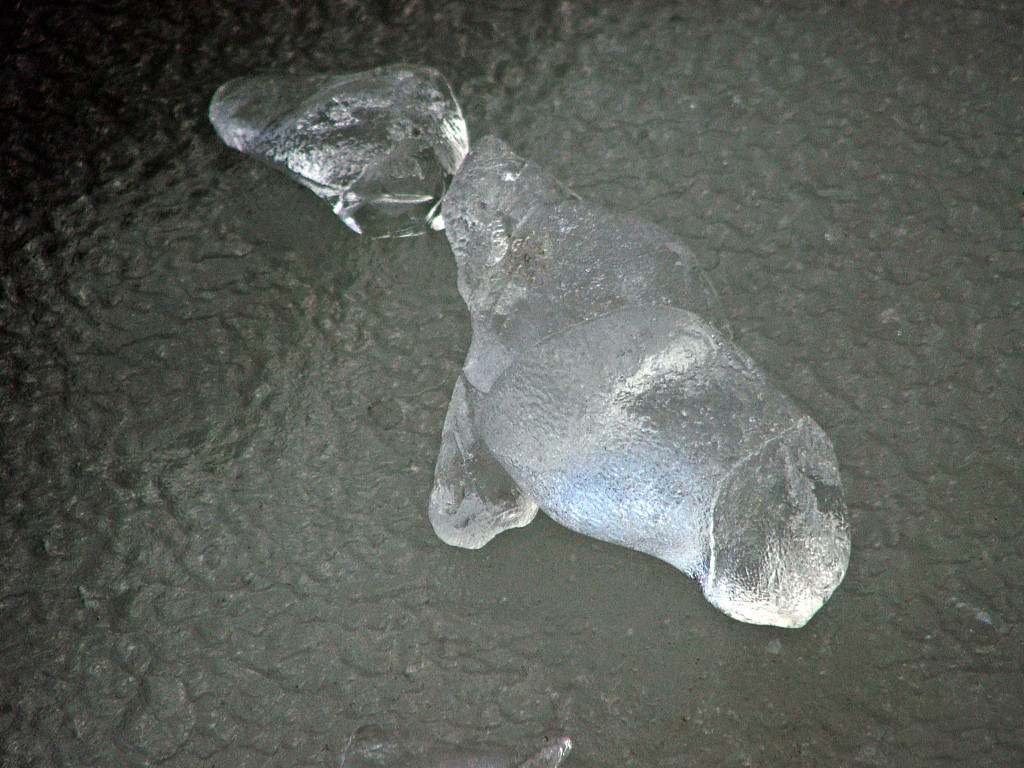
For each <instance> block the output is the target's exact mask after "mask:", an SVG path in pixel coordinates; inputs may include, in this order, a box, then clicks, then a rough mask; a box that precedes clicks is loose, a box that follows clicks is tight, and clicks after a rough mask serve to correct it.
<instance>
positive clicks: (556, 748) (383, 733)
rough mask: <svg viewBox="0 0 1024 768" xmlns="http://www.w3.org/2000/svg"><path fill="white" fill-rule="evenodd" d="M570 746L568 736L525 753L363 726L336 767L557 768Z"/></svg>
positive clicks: (557, 738) (357, 731) (355, 734)
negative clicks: (339, 764) (429, 738)
mask: <svg viewBox="0 0 1024 768" xmlns="http://www.w3.org/2000/svg"><path fill="white" fill-rule="evenodd" d="M571 749H572V740H571V739H570V738H569V737H568V736H554V737H550V738H548V739H546V740H545V742H544V744H543V745H541V747H540V748H539V749H537V750H536V751H535V752H533V753H532V754H529V755H523V754H515V753H513V752H509V751H507V750H505V749H503V748H499V747H488V746H480V747H474V746H463V745H459V744H450V743H447V742H437V741H430V740H427V739H423V738H420V737H417V736H414V735H411V734H403V735H399V734H396V733H393V732H391V731H388V730H385V729H384V728H381V727H380V726H377V725H364V726H361V727H360V728H359V729H357V730H356V732H355V733H353V734H352V736H351V737H349V740H348V744H346V746H345V751H344V754H343V755H342V759H341V767H340V768H558V766H559V765H560V764H561V763H562V761H563V760H564V759H565V756H566V755H568V754H569V751H570V750H571Z"/></svg>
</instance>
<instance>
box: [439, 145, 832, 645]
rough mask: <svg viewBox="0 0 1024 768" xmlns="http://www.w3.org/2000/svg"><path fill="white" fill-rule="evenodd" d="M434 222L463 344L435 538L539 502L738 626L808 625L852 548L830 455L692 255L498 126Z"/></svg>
mask: <svg viewBox="0 0 1024 768" xmlns="http://www.w3.org/2000/svg"><path fill="white" fill-rule="evenodd" d="M443 215H444V218H445V222H446V234H447V237H448V240H449V242H450V243H451V246H452V250H453V252H454V253H455V258H456V261H457V263H458V280H459V290H460V292H461V293H462V296H463V298H464V299H465V301H466V304H467V306H468V307H469V310H470V315H471V321H472V325H473V339H472V342H471V345H470V349H469V353H468V356H467V359H466V363H465V366H464V369H463V372H462V375H461V376H460V377H459V380H458V381H457V382H456V385H455V391H454V393H453V396H452V402H451V405H450V407H449V411H448V416H447V418H446V420H445V425H444V428H443V432H442V438H441V451H440V455H439V458H438V463H437V469H436V474H435V485H434V489H433V492H432V494H431V499H430V510H429V512H430V520H431V523H432V524H433V526H434V530H435V531H436V532H437V534H438V536H439V537H440V538H441V539H443V540H444V541H446V542H448V543H449V544H453V545H456V546H463V547H480V546H483V545H484V544H485V543H486V542H487V541H489V540H490V539H491V538H492V537H493V536H495V535H496V534H497V533H499V532H501V531H503V530H506V529H507V528H511V527H515V526H522V525H526V524H527V523H529V522H530V520H532V519H533V517H534V515H535V514H536V512H537V510H538V509H540V510H543V511H544V512H545V513H546V514H547V515H549V516H550V517H551V518H552V519H554V520H555V521H556V522H558V523H560V524H562V525H565V526H566V527H568V528H571V529H572V530H574V531H578V532H580V533H583V534H585V535H588V536H593V537H595V538H598V539H602V540H604V541H610V542H613V543H616V544H621V545H623V546H626V547H630V548H633V549H637V550H640V551H642V552H646V553H648V554H651V555H653V556H655V557H658V558H661V559H662V560H665V561H666V562H668V563H670V564H672V565H673V566H675V567H677V568H679V569H680V570H682V571H683V572H685V573H687V574H689V575H690V576H692V577H693V578H695V579H696V580H697V581H698V582H699V583H700V585H701V587H702V589H703V591H704V594H705V596H706V597H707V598H708V600H709V601H710V602H711V603H712V604H714V605H715V606H716V607H718V608H719V609H720V610H722V611H724V612H725V613H726V614H728V615H730V616H732V617H734V618H736V619H739V620H740V621H745V622H750V623H754V624H770V625H775V626H780V627H800V626H803V625H804V624H805V623H806V622H807V621H808V620H809V619H810V618H811V616H813V615H814V613H815V612H817V610H818V609H819V608H820V607H821V606H822V605H823V604H824V602H825V601H826V600H827V599H828V598H829V597H830V596H831V594H832V592H833V591H834V590H835V588H836V586H837V585H838V584H839V583H840V581H841V580H842V578H843V576H844V574H845V572H846V567H847V564H848V561H849V555H850V536H849V526H848V522H847V512H846V505H845V502H844V500H843V492H842V485H841V482H840V478H839V472H838V469H837V466H836V457H835V453H834V451H833V448H832V445H831V443H830V442H829V440H828V438H827V437H826V436H825V434H824V433H823V432H822V430H821V428H820V427H818V425H817V424H815V423H814V421H813V420H812V419H811V418H810V417H809V416H807V415H805V414H803V413H801V412H800V411H799V409H797V408H796V406H794V405H793V403H792V402H791V401H790V400H789V399H788V398H786V397H785V396H784V395H783V394H781V393H780V392H778V391H777V390H776V389H774V388H773V387H772V386H771V384H770V383H769V382H768V381H767V379H766V378H765V376H764V375H763V374H762V373H761V372H760V371H759V370H758V368H757V366H756V365H755V364H754V363H753V361H752V360H751V359H750V358H749V357H748V356H747V355H746V354H745V353H744V352H743V351H742V350H740V349H739V348H738V347H737V346H736V345H735V344H733V343H732V342H731V341H730V340H729V339H728V338H727V337H726V336H725V335H723V334H722V333H721V332H720V331H719V330H717V329H716V327H715V326H714V325H712V324H711V323H710V322H708V318H715V317H716V310H715V302H714V297H713V294H712V292H711V289H710V286H709V284H708V283H707V281H706V280H705V279H704V277H703V273H702V272H701V270H700V269H699V267H698V266H697V264H696V263H695V261H694V260H693V258H692V257H691V256H690V254H689V253H688V251H687V250H686V249H685V248H684V247H682V246H681V245H679V244H677V243H675V242H673V240H672V239H671V238H670V237H669V236H668V235H667V234H666V233H665V232H663V231H662V230H661V229H659V228H658V227H656V226H654V225H652V224H648V223H644V222H641V221H638V220H634V219H630V218H628V217H623V216H619V215H616V214H614V213H612V212H610V211H606V210H602V209H600V208H598V207H596V206H592V205H588V204H586V203H584V202H582V201H581V200H579V199H578V198H576V197H575V196H573V195H572V194H570V193H569V192H567V191H566V190H565V189H563V188H562V187H561V186H560V185H559V184H558V183H557V182H556V181H555V180H554V179H553V178H552V177H550V176H549V175H547V174H546V173H544V172H543V171H541V170H540V169H538V168H537V167H536V166H533V165H532V164H530V163H528V162H526V161H524V160H523V159H522V158H519V157H518V156H516V155H515V154H514V153H512V152H511V151H510V150H509V149H508V147H506V146H505V145H504V144H503V143H502V142H501V141H499V140H498V139H495V138H493V137H487V138H485V139H483V140H482V141H481V142H480V143H479V145H478V146H477V147H476V148H475V150H474V151H473V152H472V153H471V154H470V155H469V157H468V158H467V159H466V160H465V162H464V163H463V166H462V169H461V170H460V171H459V174H458V175H457V176H456V178H455V180H454V182H453V184H452V187H451V189H450V190H449V192H448V194H447V195H446V197H445V199H444V202H443Z"/></svg>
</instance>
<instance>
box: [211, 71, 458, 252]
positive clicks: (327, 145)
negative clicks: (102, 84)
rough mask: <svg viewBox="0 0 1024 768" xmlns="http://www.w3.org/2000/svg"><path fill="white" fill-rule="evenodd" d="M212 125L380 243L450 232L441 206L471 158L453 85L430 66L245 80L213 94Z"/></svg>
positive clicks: (227, 140)
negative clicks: (431, 231) (465, 161)
mask: <svg viewBox="0 0 1024 768" xmlns="http://www.w3.org/2000/svg"><path fill="white" fill-rule="evenodd" d="M210 122H211V123H213V126H214V129H215V130H216V131H217V134H218V135H219V136H220V137H221V139H222V140H223V141H224V143H226V144H227V145H228V146H230V147H233V148H234V149H237V150H239V151H240V152H245V153H246V154H250V155H254V156H256V157H259V158H261V159H263V160H265V161H267V162H269V163H271V164H273V165H274V166H276V167H279V168H281V169H282V170H285V171H287V172H288V173H290V174H291V175H293V176H294V177H295V178H296V179H297V180H298V181H300V182H301V183H302V184H304V185H305V186H307V187H308V188H309V189H311V190H313V191H314V192H315V193H316V194H318V195H319V196H320V197H322V198H323V199H324V200H326V201H327V202H328V203H330V204H331V206H332V207H333V209H334V212H335V213H336V214H337V215H338V216H340V217H341V219H342V220H343V221H344V222H345V223H346V224H347V225H348V226H349V227H350V228H352V229H353V230H354V231H355V232H358V233H360V234H368V235H371V236H374V237H403V236H409V235H418V234H422V233H423V232H425V231H427V230H428V229H435V230H437V229H443V227H444V222H443V220H442V219H441V214H440V201H441V198H442V197H443V196H444V193H445V191H446V190H447V188H448V182H449V181H450V179H451V177H452V175H453V174H454V173H455V172H456V171H457V170H458V168H459V165H460V164H461V163H462V160H463V158H464V157H465V156H466V153H467V152H468V151H469V137H468V134H467V131H466V123H465V121H464V120H463V118H462V111H461V109H460V108H459V105H458V102H457V101H456V100H455V96H454V95H453V94H452V90H451V87H450V86H449V85H448V83H447V82H446V81H445V79H444V78H443V77H442V76H441V74H440V73H438V72H437V71H436V70H434V69H430V68H429V67H415V66H404V65H394V66H389V67H381V68H379V69H374V70H370V71H368V72H360V73H356V74H350V75H314V76H309V77H300V76H295V75H286V74H267V75H256V76H252V77H242V78H238V79H236V80H231V81H230V82H227V83H225V84H224V85H222V86H221V87H220V88H219V89H218V90H217V92H216V93H215V94H214V97H213V100H212V102H211V104H210Z"/></svg>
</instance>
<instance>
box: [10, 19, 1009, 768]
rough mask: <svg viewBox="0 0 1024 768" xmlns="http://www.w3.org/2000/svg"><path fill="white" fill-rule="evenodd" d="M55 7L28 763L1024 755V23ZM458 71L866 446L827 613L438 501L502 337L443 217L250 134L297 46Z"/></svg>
mask: <svg viewBox="0 0 1024 768" xmlns="http://www.w3.org/2000/svg"><path fill="white" fill-rule="evenodd" d="M202 7H203V8H204V10H198V4H197V9H196V10H186V8H188V6H185V5H183V6H181V7H180V8H176V9H174V10H164V9H163V7H162V4H160V6H159V7H158V4H156V3H117V2H106V3H89V4H79V5H77V6H76V7H75V10H73V11H65V10H60V7H59V6H57V5H53V6H49V5H47V4H45V3H33V4H29V3H19V4H16V7H15V9H14V11H12V12H11V13H10V14H9V16H8V19H7V20H6V21H5V22H4V25H5V26H4V27H3V38H2V45H0V56H2V67H3V76H2V77H0V99H2V102H0V103H2V104H3V114H4V118H3V131H2V133H0V137H2V139H0V141H2V144H0V152H2V156H3V161H2V163H0V166H2V167H0V194H2V198H0V202H2V206H0V207H2V216H3V220H2V229H0V244H2V249H3V254H2V259H3V260H2V265H0V269H2V271H3V283H2V286H3V294H2V298H0V325H2V328H0V345H2V346H0V355H2V357H0V362H2V364H3V365H2V368H0V377H2V379H0V384H2V386H0V398H2V399H0V415H2V420H0V430H2V431H0V450H2V452H3V455H2V466H0V472H2V474H0V488H2V491H3V493H2V497H3V498H2V500H3V506H2V518H0V762H2V763H3V764H4V765H10V766H27V765H75V766H82V765H95V766H130V765H156V764H160V765H167V766H191V765H213V766H232V767H235V766H245V765H269V766H300V765H311V766H314V765H334V766H336V765H338V764H339V763H340V761H341V755H342V752H343V749H344V746H345V743H346V741H347V739H348V737H349V735H350V734H351V733H352V732H353V730H354V729H355V728H356V727H357V726H359V725H360V724H362V723H367V722H375V723H383V724H385V725H387V726H391V727H395V728H398V729H405V730H415V731H417V732H418V733H421V734H424V735H427V736H431V737H437V738H444V739H447V740H450V741H459V742H465V743H469V742H481V741H489V742H493V743H496V744H505V745H508V746H510V747H516V746H517V745H520V744H523V745H527V746H529V745H533V744H535V743H536V741H537V739H539V738H540V737H541V736H542V735H543V734H545V733H555V732H565V733H569V734H570V735H571V736H572V737H573V738H574V740H575V742H576V744H577V748H576V750H574V752H573V753H572V755H571V756H570V757H569V762H568V763H567V765H568V766H569V767H570V768H571V766H587V767H589V768H622V766H638V767H639V766H652V767H653V766H659V767H661V766H663V767H664V768H690V767H691V766H692V767H693V768H697V767H698V766H702V767H703V766H826V765H828V766H832V765H862V766H900V767H901V768H903V767H905V766H936V765H973V766H1003V765H1017V764H1020V762H1021V761H1022V760H1024V740H1022V737H1021V733H1022V732H1024V715H1022V714H1021V705H1020V702H1021V701H1022V700H1024V669H1022V666H1024V664H1022V659H1024V655H1022V650H1021V649H1022V647H1024V598H1022V595H1024V554H1022V545H1024V413H1022V406H1021V403H1022V400H1024V254H1022V249H1024V246H1022V243H1024V234H1022V208H1021V192H1022V185H1024V110H1022V108H1021V105H1022V104H1024V79H1022V78H1024V75H1022V74H1021V73H1024V46H1022V44H1021V41H1022V39H1024V11H1022V10H1021V8H1020V6H1019V5H1018V4H1016V3H1014V2H1004V3H998V2H978V3H973V4H967V3H958V2H919V3H909V2H907V3H901V2H867V1H864V2H847V3H840V2H835V3H788V2H778V3H772V2H761V3H756V2H722V3H710V2H694V3H645V4H633V3H619V4H615V5H609V7H608V8H603V7H602V5H601V4H600V3H597V2H570V1H567V2H561V3H541V2H519V3H515V2H513V3H507V2H505V3H502V2H497V1H496V0H495V1H493V2H482V3H462V4H460V3H444V2H429V1H428V0H422V1H421V2H415V1H414V2H410V3H406V4H401V3H392V2H378V3H371V2H347V3H345V2H326V1H324V2H316V3H298V2H295V3H279V2H269V1H266V2H249V3H231V2H220V3H216V4H212V3H211V4H205V5H203V6H202ZM395 61H407V62H415V63H424V64H429V65H431V66H434V67H437V68H439V69H441V70H442V71H443V72H444V73H445V74H446V76H447V77H448V78H449V79H450V81H451V82H452V84H453V86H454V88H455V91H456V93H457V95H458V97H459V99H460V101H461V103H462V105H463V109H464V111H465V114H466V119H467V122H468V124H469V127H470V134H471V139H472V137H480V136H483V135H484V134H486V133H494V134H497V135H499V136H501V137H502V138H504V139H506V140H507V141H509V142H510V143H511V144H512V146H513V148H514V149H515V150H516V151H517V152H518V153H520V154H522V155H523V156H525V157H528V158H530V159H532V160H534V161H535V162H537V163H539V164H541V165H542V166H544V167H546V168H547V169H548V170H550V171H551V172H553V173H554V174H555V175H556V176H558V177H559V178H561V179H562V180H564V181H565V182H567V183H568V184H569V185H571V186H572V188H573V189H574V190H575V191H577V192H578V193H579V194H581V195H582V196H584V197H586V198H589V199H591V200H595V201H598V202H601V203H602V204H605V205H607V206H609V207H611V208H614V209H616V210H620V211H628V212H633V213H635V214H637V215H640V216H643V217H645V218H647V219H650V220H652V221H655V222H656V223H658V224H660V225H662V226H663V227H665V228H666V229H668V230H669V231H670V232H672V233H673V234H674V235H676V236H678V237H679V239H681V240H682V241H684V242H686V243H688V244H689V245H690V246H692V247H693V249H694V250H695V251H696V252H697V254H698V256H699V257H700V258H701V259H702V261H703V263H704V265H705V267H706V268H707V269H708V271H709V273H710V275H711V277H712V279H713V281H714V282H715V284H716V286H717V288H718V290H719V293H720V296H721V300H722V303H723V308H724V311H725V313H726V314H727V315H728V316H729V317H730V319H731V323H732V327H733V332H734V334H735V337H736V339H737V341H738V342H739V343H740V345H741V346H742V347H744V349H746V350H747V351H748V352H749V353H750V354H751V355H752V356H753V357H754V358H755V359H756V360H757V361H758V362H759V363H760V364H761V365H762V366H763V367H764V368H765V370H767V371H768V372H769V374H770V375H771V377H772V378H773V380H774V382H775V383H776V384H777V386H778V387H779V388H780V389H781V390H782V391H784V392H786V393H788V394H789V395H790V396H792V397H793V398H794V399H795V400H796V401H797V402H798V404H799V405H800V406H801V407H802V408H803V409H805V410H806V411H808V412H809V413H810V414H812V415H813V416H814V417H815V419H816V420H817V421H818V422H819V423H820V424H821V425H822V426H823V427H824V429H825V431H826V432H827V433H828V434H829V435H830V437H831V438H832V440H833V442H834V443H835V447H836V451H837V453H838V456H839V460H840V466H841V469H842V472H843V477H844V481H845V484H846V492H847V501H848V503H849V506H850V510H851V515H852V521H853V544H854V551H853V557H852V562H851V566H850V571H849V573H848V575H847V577H846V580H845V582H844V583H843V585H842V586H841V587H840V588H839V590H838V591H837V593H836V595H835V596H834V597H833V599H832V600H831V602H829V603H828V604H827V605H826V607H825V608H824V609H823V610H822V611H821V612H820V613H819V614H818V616H817V617H815V618H814V619H813V620H812V622H811V623H810V624H809V625H808V626H807V627H806V628H804V629H801V630H797V631H784V630H777V629H772V628H763V627H752V626H747V625H743V624H740V623H737V622H735V621H732V620H730V619H728V618H726V617H725V616H723V615H721V614H719V613H717V612H716V611H715V610H714V609H713V608H711V606H709V605H708V604H707V603H706V602H705V601H704V600H703V598H702V597H701V595H700V592H699V589H698V588H697V586H696V584H694V583H692V582H691V581H689V580H688V579H686V578H685V577H684V576H682V575H681V574H680V573H678V572H677V571H675V570H673V569H672V568H670V567H669V566H667V565H664V564H662V563H660V562H658V561H656V560H654V559H652V558H649V557H645V556H643V555H639V554H637V553H634V552H630V551H626V550H624V549H620V548H616V547H613V546H609V545H604V544H601V543H598V542H595V541H592V540H589V539H584V538H581V537H579V536H576V535H574V534H572V533H570V532H568V531H566V530H563V529H561V528H559V527H558V526H556V525H555V524H553V523H551V522H550V521H548V520H547V519H546V518H543V516H541V517H539V518H538V519H537V521H535V522H534V523H533V524H531V525H530V526H529V527H528V528H525V529H522V530H515V531H510V532H508V533H506V534H503V535H501V536H500V537H498V539H496V540H495V541H494V542H492V543H491V544H490V545H489V546H488V547H487V548H485V549H483V550H481V551H478V552H468V551H464V550H457V549H452V548H449V547H446V546H445V545H443V544H442V543H441V542H440V541H439V540H437V539H436V537H435V536H434V534H433V532H432V531H431V529H430V526H429V523H428V521H427V518H426V504H427V497H428V495H429V491H430V486H431V481H432V474H433V464H434V459H435V457H436V453H437V448H438V444H439V438H440V430H441V424H442V422H443V419H444V413H445V408H446V406H447V401H448V397H449V394H450V390H451V387H452V384H453V383H454V381H455V377H456V374H457V371H458V370H459V367H460V366H461V363H462V359H463V357H464V354H465V351H466V347H467V345H468V342H469V327H468V316H467V313H466V312H465V309H464V307H463V305H462V302H461V299H460V298H459V296H458V294H457V292H456V287H455V267H454V262H453V258H452V255H451V253H450V251H449V249H448V245H447V242H446V241H445V239H444V237H443V236H440V235H434V236H430V237H426V238H421V239H410V240H398V241H370V240H363V239H359V238H358V237H357V236H355V235H354V234H352V233H351V232H349V231H348V230H347V229H346V228H345V227H344V226H343V225H342V224H341V223H340V221H338V220H337V219H335V218H334V217H333V215H332V214H331V212H330V210H329V209H328V208H327V207H326V206H325V205H324V204H323V203H322V202H321V201H319V200H318V199H317V198H316V197H315V196H313V195H312V194H311V193H309V192H307V191H305V190H303V189H301V188H299V187H298V186H296V185H294V184H293V183H292V182H290V181H289V180H288V179H286V178H284V177H281V176H278V175H276V174H275V173H274V172H272V171H270V170H268V169H265V168H263V167H262V166H260V165H258V164H257V163H255V162H254V161H251V160H250V159H248V158H245V157H243V156H241V155H239V154H237V153H234V152H232V151H230V150H228V149H227V148H225V147H224V146H222V145H221V144H220V143H219V142H218V140H217V139H216V137H215V135H214V134H213V131H212V129H211V128H210V126H209V125H208V123H207V122H206V118H205V109H206V105H207V103H208V100H209V98H210V96H211V95H212V93H213V91H214V89H215V88H216V86H217V85H219V84H220V83H221V82H223V81H224V80H227V79H229V78H231V77H235V76H238V75H241V74H247V73H251V72H254V71H260V70H270V69H274V70H281V69H284V70H290V71H294V72H314V71H329V70H342V71H344V70H352V69H364V68H368V67H372V66H376V65H380V64H386V63H391V62H395Z"/></svg>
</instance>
